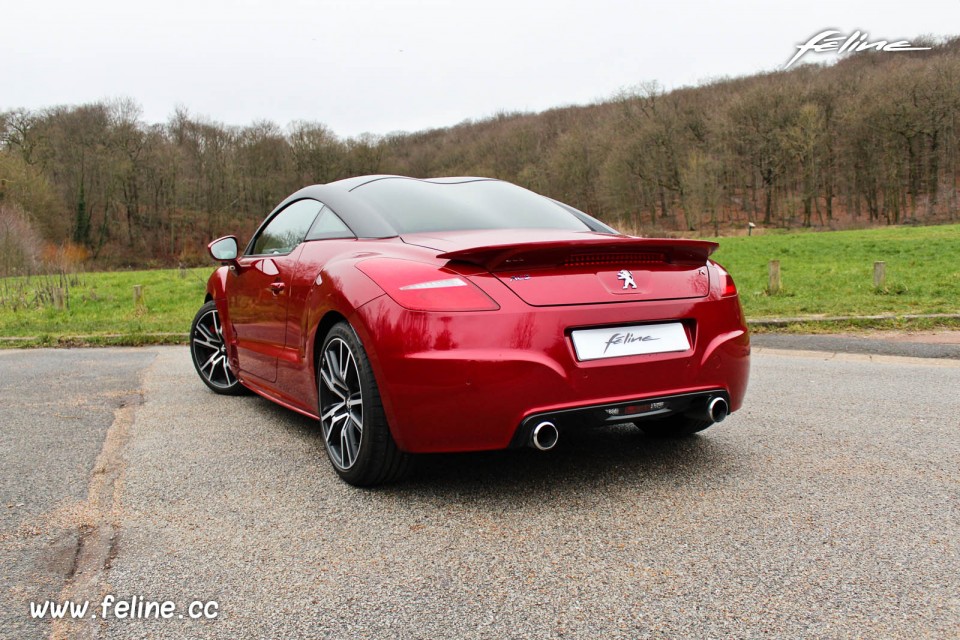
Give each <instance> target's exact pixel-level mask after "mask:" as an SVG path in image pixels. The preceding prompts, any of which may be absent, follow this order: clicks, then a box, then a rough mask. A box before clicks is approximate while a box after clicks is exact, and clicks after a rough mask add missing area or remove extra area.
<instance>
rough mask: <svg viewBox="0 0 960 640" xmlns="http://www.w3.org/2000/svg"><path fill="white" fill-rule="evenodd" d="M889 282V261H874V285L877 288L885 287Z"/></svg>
mask: <svg viewBox="0 0 960 640" xmlns="http://www.w3.org/2000/svg"><path fill="white" fill-rule="evenodd" d="M886 283H887V263H886V262H874V263H873V286H874V288H875V289H883V287H884V285H885V284H886Z"/></svg>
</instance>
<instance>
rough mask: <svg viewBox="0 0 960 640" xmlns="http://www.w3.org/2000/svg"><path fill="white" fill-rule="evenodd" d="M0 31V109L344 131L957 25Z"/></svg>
mask: <svg viewBox="0 0 960 640" xmlns="http://www.w3.org/2000/svg"><path fill="white" fill-rule="evenodd" d="M0 24H2V29H0V31H2V34H0V68H2V70H3V72H2V73H0V111H2V110H6V109H11V108H16V107H26V108H31V109H33V108H40V107H47V106H53V105H58V104H79V103H83V102H91V101H95V100H99V99H103V98H116V97H130V98H133V99H134V100H136V101H137V102H139V103H140V104H141V105H142V107H143V117H144V119H145V120H146V121H147V122H163V121H166V120H167V118H168V117H169V116H170V114H171V113H172V112H173V110H174V108H175V106H177V105H178V104H179V105H183V106H186V107H187V108H188V109H189V110H190V112H191V113H194V114H200V115H204V116H207V117H210V118H212V119H214V120H218V121H221V122H225V123H227V124H239V125H242V124H249V123H250V122H252V121H253V120H256V119H269V120H273V121H275V122H277V123H278V124H280V125H281V126H285V125H287V124H288V123H289V122H290V121H292V120H298V119H303V120H314V121H319V122H323V123H325V124H327V125H328V126H329V127H331V128H332V129H333V130H334V131H335V132H336V133H337V134H339V135H341V136H352V135H357V134H359V133H362V132H372V133H377V134H383V133H389V132H392V131H401V130H406V131H416V130H420V129H425V128H431V127H442V126H448V125H452V124H456V123H458V122H460V121H462V120H464V119H467V118H471V119H477V118H483V117H486V116H490V115H493V114H494V113H496V112H497V111H500V110H506V111H515V110H519V111H540V110H543V109H547V108H550V107H555V106H563V105H569V104H584V103H588V102H594V101H597V100H600V99H604V98H607V97H609V96H611V95H612V94H614V93H615V92H616V91H617V90H619V89H622V88H625V87H629V86H632V85H636V84H638V83H640V82H644V81H650V80H657V81H659V82H660V83H661V84H662V85H663V86H665V87H666V88H672V87H677V86H681V85H687V84H695V83H698V82H701V81H703V80H707V79H710V78H716V77H720V76H736V75H743V74H749V73H753V72H756V71H760V70H772V69H775V68H777V67H778V66H781V65H783V64H785V63H786V61H787V60H789V58H790V57H791V56H792V55H793V53H795V51H796V49H795V47H796V45H797V44H799V43H801V42H804V41H806V40H807V39H808V38H810V37H811V36H812V35H814V34H816V33H818V32H820V31H823V30H825V29H828V28H831V27H833V28H837V29H839V30H840V31H842V32H844V33H847V32H852V31H854V30H856V29H860V30H863V31H867V32H868V33H869V34H870V39H871V41H873V40H878V39H889V40H894V39H900V38H904V39H907V40H909V39H911V38H914V37H916V36H918V35H921V34H935V35H945V34H951V33H952V34H957V33H960V0H938V1H929V0H911V1H909V2H907V1H905V0H899V1H897V2H887V1H877V0H868V1H854V2H846V3H841V2H837V0H827V1H821V0H817V1H812V0H811V1H806V2H804V1H800V0H762V1H751V0H737V1H734V2H727V3H721V2H706V1H705V2H701V3H697V2H688V1H684V0H658V1H657V2H648V3H646V2H639V1H633V2H629V1H618V0H594V1H593V2H586V1H580V2H570V1H568V0H549V1H544V2H532V1H529V0H486V1H485V2H483V3H482V4H480V3H475V2H471V3H466V2H459V3H458V2H442V1H439V0H423V1H420V2H409V1H403V2H387V1H386V0H351V1H339V0H318V1H315V2H310V1H308V0H272V1H261V0H237V1H235V2H227V1H225V0H216V1H206V0H190V1H184V0H165V1H163V2H156V1H154V2H137V1H136V0H83V1H78V0H36V1H34V2H30V1H29V0H0ZM882 55H910V54H903V53H901V54H896V53H891V54H882ZM825 59H826V58H824V57H822V55H821V56H818V55H816V54H813V53H810V54H807V56H806V57H805V58H804V60H805V61H806V60H810V61H812V60H821V61H822V60H825ZM839 90H842V88H840V87H838V91H839Z"/></svg>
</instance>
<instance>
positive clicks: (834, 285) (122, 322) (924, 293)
mask: <svg viewBox="0 0 960 640" xmlns="http://www.w3.org/2000/svg"><path fill="white" fill-rule="evenodd" d="M719 242H720V249H719V251H717V253H716V254H715V255H714V257H715V258H716V260H717V261H718V262H720V263H721V264H723V265H724V266H725V267H726V268H727V269H728V270H729V271H730V272H731V273H732V274H733V276H734V278H735V280H736V282H737V286H738V287H739V290H740V296H741V300H742V303H743V307H744V310H745V312H746V314H747V317H748V318H752V319H756V318H776V317H810V318H815V317H816V316H822V315H828V316H856V315H879V314H898V315H902V314H936V313H960V261H958V260H957V257H958V254H960V225H944V226H933V227H892V228H881V229H869V230H861V231H834V232H825V233H813V232H811V233H782V234H781V233H768V234H765V235H757V236H753V237H736V238H720V239H719ZM769 260H780V265H781V273H782V279H783V290H782V291H781V292H780V293H779V294H776V295H768V293H767V291H766V288H767V263H768V261H769ZM878 260H880V261H885V262H886V272H887V281H886V286H885V287H884V288H883V289H882V290H877V289H875V288H874V286H873V263H874V261H878ZM212 270H213V265H212V264H211V266H210V268H208V269H189V270H183V271H181V270H178V269H168V270H156V271H129V272H110V273H85V274H75V275H71V276H69V277H68V278H67V279H66V281H64V280H63V279H61V278H59V277H57V276H53V277H48V276H41V277H33V278H29V279H23V278H7V279H4V280H0V336H3V337H21V338H29V340H23V341H21V340H17V341H9V340H8V341H4V342H3V343H2V344H0V346H24V345H37V344H39V345H45V344H74V343H94V344H144V343H157V342H182V341H183V337H182V336H183V334H185V333H186V332H187V331H188V329H189V325H190V321H191V319H192V318H193V314H194V313H195V312H196V310H197V308H199V306H200V304H201V303H202V302H203V295H204V284H205V282H206V278H207V276H208V275H209V274H210V272H211V271H212ZM134 285H142V286H143V290H144V298H145V308H144V309H141V310H138V309H137V308H136V307H135V305H134V301H133V286H134ZM55 287H62V288H64V289H65V290H66V292H67V304H66V308H64V309H58V308H55V306H54V304H53V301H52V298H51V296H50V292H51V290H52V289H53V288H55ZM937 325H946V326H957V325H960V323H958V322H956V321H948V320H945V321H938V320H934V321H919V322H917V321H912V322H902V321H893V322H889V321H887V322H876V321H870V322H865V323H864V322H852V323H846V325H844V324H843V323H841V324H840V325H836V324H833V325H830V327H829V328H831V329H835V328H836V327H837V326H841V327H842V326H847V327H885V326H886V327H897V328H903V327H905V326H906V327H911V326H913V327H920V328H926V327H928V326H937ZM817 328H818V326H817V325H816V324H806V323H800V324H794V325H790V326H786V327H783V328H781V329H780V330H788V331H799V330H807V331H809V330H817ZM766 330H769V329H766ZM156 334H172V335H156ZM77 336H84V338H83V339H82V340H78V339H77V338H76V337H77ZM91 336H93V337H92V338H91Z"/></svg>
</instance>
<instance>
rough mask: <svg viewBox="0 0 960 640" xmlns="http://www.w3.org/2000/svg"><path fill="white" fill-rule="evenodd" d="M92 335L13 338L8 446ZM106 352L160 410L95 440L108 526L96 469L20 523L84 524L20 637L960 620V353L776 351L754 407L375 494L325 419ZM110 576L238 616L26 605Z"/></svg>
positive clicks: (931, 626) (14, 546) (17, 528)
mask: <svg viewBox="0 0 960 640" xmlns="http://www.w3.org/2000/svg"><path fill="white" fill-rule="evenodd" d="M71 353H76V352H69V351H30V352H7V353H4V354H2V356H0V376H2V377H3V380H4V381H5V383H4V384H5V385H8V386H9V387H10V388H9V389H7V390H6V391H5V394H6V395H4V400H5V402H4V406H3V408H2V412H3V414H2V416H0V421H2V424H3V429H4V434H3V437H4V441H3V442H4V443H5V446H6V448H5V449H4V455H5V456H8V457H10V456H12V455H14V454H13V453H12V452H13V451H14V449H15V448H16V443H15V438H14V437H13V436H12V435H11V434H10V433H9V432H8V431H9V426H8V425H9V424H11V422H10V421H11V416H14V415H18V414H20V413H22V410H21V409H20V408H18V399H19V397H20V396H19V395H18V393H17V391H16V388H15V387H16V385H17V384H18V383H17V382H11V381H16V380H20V379H21V378H20V377H19V376H20V374H19V372H20V371H21V370H22V367H23V366H25V364H26V363H30V362H34V361H36V359H45V358H51V359H53V360H56V359H58V358H62V357H65V358H69V357H71V356H69V355H64V354H71ZM96 353H101V354H117V357H130V356H125V355H124V354H140V355H139V356H137V357H139V358H140V359H139V360H138V361H137V362H133V363H129V364H130V366H131V367H132V368H131V369H130V370H129V371H128V372H127V373H126V374H125V375H126V376H127V378H128V379H129V380H132V381H135V383H136V384H137V385H139V386H138V388H139V390H140V391H141V393H142V398H143V403H142V404H140V405H139V406H136V408H135V409H132V408H131V406H132V405H131V404H130V403H128V402H126V401H124V402H122V403H121V402H119V401H118V402H116V403H115V407H114V408H115V413H114V414H113V417H112V423H111V424H108V425H107V426H109V430H104V429H101V428H99V427H98V428H93V427H91V428H90V429H78V430H77V431H76V437H77V438H80V439H82V442H78V443H77V446H81V445H82V446H87V445H89V443H90V441H94V442H98V443H99V446H100V447H101V449H100V450H99V453H96V454H94V453H89V454H86V457H85V458H84V459H85V460H86V461H87V465H88V466H87V469H88V472H89V473H88V477H87V478H85V479H83V480H82V489H83V490H82V491H79V493H80V494H83V493H84V492H86V493H87V494H88V497H87V502H88V503H90V505H93V507H95V508H91V509H90V510H88V513H87V516H86V517H85V518H80V519H79V520H76V521H68V522H66V523H65V522H62V521H59V520H58V521H53V520H51V519H50V518H46V519H45V518H44V514H43V513H42V512H43V511H45V510H46V511H49V512H53V511H55V510H56V509H57V508H58V507H59V508H61V509H62V507H63V504H66V503H67V502H68V501H70V500H77V496H76V494H77V493H78V491H77V487H76V486H75V484H76V482H77V481H78V480H76V479H75V480H74V481H73V483H74V484H72V485H70V487H72V488H64V489H62V490H61V493H62V494H63V495H62V496H61V502H62V504H61V503H58V502H57V500H54V499H53V498H51V497H47V498H44V499H43V501H42V504H40V501H39V498H37V501H38V502H37V505H35V506H36V508H34V509H32V510H30V513H29V514H26V515H24V516H23V518H22V519H21V520H20V521H15V520H16V518H13V520H10V521H9V522H7V521H5V524H4V527H5V528H4V534H3V538H2V542H3V547H2V548H3V549H4V551H5V552H8V553H10V554H13V553H14V552H16V551H17V550H18V549H24V548H26V547H28V546H29V545H31V544H40V542H39V541H42V540H46V539H47V537H45V536H48V534H50V530H52V529H55V528H56V527H62V529H63V531H70V530H71V529H70V528H71V526H73V525H75V524H77V523H80V525H81V531H82V535H80V536H79V537H78V539H79V543H78V545H77V551H76V561H75V563H74V564H75V566H73V569H72V571H68V569H69V567H68V569H65V570H64V574H63V575H62V576H61V578H60V579H59V581H57V580H47V581H45V582H42V583H41V582H37V581H35V580H33V579H32V578H31V573H30V572H27V571H6V572H5V584H4V585H3V592H4V600H3V602H4V603H5V605H4V606H5V608H7V609H9V610H5V611H3V612H2V615H3V618H2V619H0V623H3V625H4V628H8V629H9V628H15V629H19V630H20V631H21V632H19V633H17V634H16V635H17V636H18V637H30V636H31V635H33V636H36V637H43V636H46V635H49V634H51V633H53V634H57V635H62V636H67V637H69V636H75V637H104V638H142V637H183V636H191V637H205V638H206V637H210V638H239V637H333V638H353V637H371V638H379V637H399V638H461V637H463V638H507V637H511V638H512V637H516V638H526V637H529V638H543V637H577V638H579V637H584V638H585V637H589V638H599V637H603V638H607V637H622V638H643V637H657V638H680V637H691V638H693V637H696V638H706V637H712V638H734V637H735V638H752V637H831V638H840V637H886V638H899V637H911V638H913V637H930V638H946V637H960V533H958V531H960V473H958V469H960V417H958V416H960V398H958V396H957V390H958V389H960V361H957V360H919V359H907V358H895V357H886V358H881V359H876V360H874V361H871V360H870V358H869V357H867V356H856V355H838V356H833V355H830V354H814V353H803V354H799V355H798V354H790V353H788V352H778V351H774V350H770V349H759V350H758V352H757V353H756V355H755V358H754V369H753V377H752V381H751V388H750V390H749V392H748V397H747V403H746V406H745V408H744V409H743V410H742V411H740V412H738V413H736V414H734V415H733V416H731V417H730V418H729V419H728V420H727V421H726V422H724V423H723V424H722V425H718V426H716V427H714V428H711V429H709V430H707V431H706V432H704V433H703V434H702V435H700V436H697V437H693V438H689V439H686V440H682V441H676V442H666V441H658V440H651V439H648V438H645V437H643V436H641V435H640V434H639V433H638V432H637V431H636V430H634V429H631V428H612V429H606V430H603V431H599V432H596V433H593V434H590V435H589V436H579V437H569V438H562V439H561V443H560V446H558V448H557V449H555V450H554V451H552V452H549V453H547V454H543V453H539V452H535V451H532V450H529V451H528V450H524V451H514V452H499V453H486V454H471V455H456V456H435V457H427V458H425V459H423V460H422V461H421V470H420V473H419V474H418V475H417V476H416V477H415V478H414V479H413V480H411V481H409V482H406V483H404V484H401V485H396V486H391V487H387V488H381V489H377V490H358V489H354V488H351V487H349V486H347V485H345V484H343V483H341V482H340V481H339V480H338V479H337V478H336V476H335V474H334V473H333V472H332V470H331V469H330V468H329V465H328V463H327V462H326V460H325V459H324V458H323V453H322V443H321V440H320V436H319V429H318V427H317V426H316V425H315V424H314V422H313V421H311V420H308V419H306V418H302V417H300V416H298V415H296V414H293V413H292V412H288V411H285V410H283V409H281V408H279V407H275V406H273V405H272V404H270V403H269V402H267V401H265V400H262V399H260V398H258V397H254V396H250V397H241V398H222V397H218V396H215V395H214V394H212V393H211V392H209V391H208V390H207V389H206V387H204V386H203V385H202V384H201V383H200V382H199V380H197V379H196V378H195V374H194V372H193V370H192V368H191V365H190V362H189V357H188V354H187V352H186V350H185V349H183V348H152V349H141V350H104V351H99V352H96ZM105 360H106V361H107V362H109V360H110V359H109V358H105ZM90 366H92V367H96V366H100V365H98V364H93V365H90ZM103 366H108V364H104V365H103ZM93 379H95V378H93ZM30 384H33V385H37V384H40V382H38V381H33V382H31V383H30ZM121 386H122V385H121ZM136 397H137V398H138V399H139V397H140V395H139V394H138V395H137V396H136ZM124 398H128V396H124ZM121 404H122V405H123V406H121ZM53 413H55V412H53ZM49 419H51V420H53V419H55V417H51V418H49ZM451 419H452V420H455V416H452V417H451ZM103 420H104V418H103V416H101V422H102V421H103ZM91 422H96V420H94V419H93V418H91ZM107 422H110V421H109V420H108V421H107ZM61 433H62V434H63V436H62V437H63V438H64V439H65V440H64V441H65V442H72V440H70V438H71V434H70V433H69V431H62V432H61ZM17 455H19V456H21V457H23V456H27V459H33V458H30V456H31V455H33V454H32V453H31V452H30V451H18V452H17ZM36 464H45V465H46V466H44V467H42V468H43V469H44V470H45V471H44V472H45V473H47V474H49V476H50V477H51V478H55V477H56V478H59V477H61V475H62V474H61V470H60V469H58V468H57V467H56V465H48V464H46V463H44V462H43V461H42V460H41V459H39V458H37V460H36ZM3 468H4V472H3V473H4V475H5V482H8V481H9V479H10V478H9V476H10V474H13V473H22V471H21V470H20V469H19V468H12V467H10V466H9V465H8V464H7V460H6V459H5V460H4V467H3ZM95 469H97V470H98V471H97V473H94V470H95ZM98 477H103V478H104V479H102V480H98V479H97V478H98ZM36 482H38V483H39V481H36ZM71 492H72V494H71ZM42 494H43V492H42V491H41V490H40V488H39V485H38V486H37V488H36V490H35V491H31V492H29V493H27V494H25V495H26V498H14V499H17V500H21V499H24V500H26V502H27V503H28V504H29V503H32V501H33V500H34V496H39V495H42ZM67 494H71V495H67ZM81 497H82V496H81ZM90 505H88V506H90ZM24 508H26V507H24ZM90 514H92V515H90ZM24 523H28V524H29V523H32V525H31V526H33V527H34V528H33V529H31V528H30V527H29V526H25V524H24ZM84 527H85V528H84ZM44 528H46V529H44ZM43 544H46V542H43ZM38 562H39V561H38ZM104 594H112V595H115V596H117V597H121V598H123V597H125V598H129V597H131V596H134V595H136V596H141V597H144V598H146V599H148V600H172V601H174V602H176V603H177V606H178V609H177V611H178V612H182V611H185V607H186V606H187V604H188V603H190V602H192V601H203V602H207V601H211V600H214V601H216V602H217V604H218V616H217V617H216V619H212V620H197V621H194V620H190V619H189V618H188V617H187V616H184V618H183V619H180V618H176V617H175V618H174V619H170V620H148V621H143V620H117V619H108V620H106V621H104V620H102V619H99V618H98V619H96V620H91V619H87V620H85V621H70V622H67V621H62V622H59V623H56V624H51V623H49V622H43V623H40V622H34V621H30V620H28V618H29V614H28V606H27V602H28V601H29V600H31V599H43V598H48V597H49V598H66V597H71V598H81V597H82V598H88V599H90V600H91V601H92V602H94V603H95V604H98V603H99V602H100V599H101V598H102V597H103V595H104ZM7 605H9V606H7ZM11 625H12V626H11ZM3 633H4V632H3V631H0V634H3Z"/></svg>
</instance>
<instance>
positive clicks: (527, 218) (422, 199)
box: [352, 178, 590, 234]
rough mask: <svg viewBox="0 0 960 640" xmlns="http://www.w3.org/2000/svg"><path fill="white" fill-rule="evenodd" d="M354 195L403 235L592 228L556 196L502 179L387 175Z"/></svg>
mask: <svg viewBox="0 0 960 640" xmlns="http://www.w3.org/2000/svg"><path fill="white" fill-rule="evenodd" d="M352 194H353V195H355V196H357V197H358V198H360V199H361V200H363V201H365V202H366V203H367V204H369V205H370V206H371V207H373V208H374V209H375V210H376V211H377V212H378V213H379V214H380V215H381V216H383V217H384V218H385V219H386V220H387V222H389V223H390V224H391V225H393V227H394V228H395V229H396V230H397V232H398V233H401V234H403V233H421V232H425V231H469V230H474V229H564V230H570V231H589V230H590V228H589V227H588V226H587V225H586V224H585V223H584V222H581V221H580V219H578V218H577V217H576V216H575V215H573V214H572V213H570V212H569V211H567V210H566V209H565V208H563V207H562V206H560V205H558V204H556V203H555V202H553V201H552V200H549V199H547V198H544V197H543V196H540V195H537V194H536V193H534V192H532V191H528V190H526V189H524V188H522V187H518V186H516V185H514V184H510V183H509V182H500V181H497V180H473V181H470V182H427V181H424V180H413V179H409V178H385V179H382V180H375V181H373V182H368V183H366V184H364V185H362V186H359V187H355V188H354V189H353V191H352Z"/></svg>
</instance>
